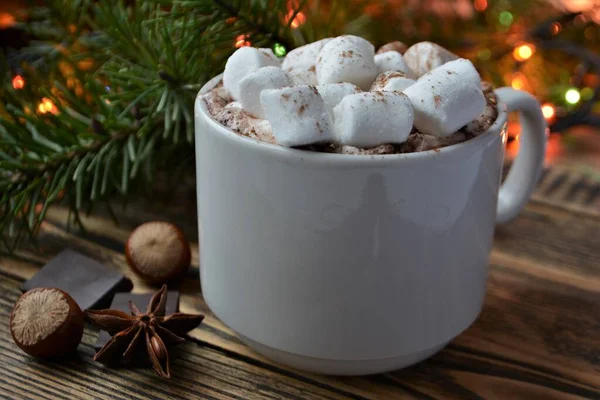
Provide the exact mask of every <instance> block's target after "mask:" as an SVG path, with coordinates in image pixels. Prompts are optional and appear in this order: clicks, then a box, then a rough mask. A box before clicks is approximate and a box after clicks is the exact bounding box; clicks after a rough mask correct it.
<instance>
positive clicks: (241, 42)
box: [235, 35, 252, 49]
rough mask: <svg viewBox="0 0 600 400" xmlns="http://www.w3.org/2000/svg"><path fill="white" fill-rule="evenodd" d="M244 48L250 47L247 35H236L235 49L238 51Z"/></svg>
mask: <svg viewBox="0 0 600 400" xmlns="http://www.w3.org/2000/svg"><path fill="white" fill-rule="evenodd" d="M245 46H252V43H251V42H250V41H249V40H248V35H237V36H236V37H235V47H236V48H237V49H239V48H240V47H245Z"/></svg>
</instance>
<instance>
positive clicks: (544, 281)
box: [0, 204, 600, 399]
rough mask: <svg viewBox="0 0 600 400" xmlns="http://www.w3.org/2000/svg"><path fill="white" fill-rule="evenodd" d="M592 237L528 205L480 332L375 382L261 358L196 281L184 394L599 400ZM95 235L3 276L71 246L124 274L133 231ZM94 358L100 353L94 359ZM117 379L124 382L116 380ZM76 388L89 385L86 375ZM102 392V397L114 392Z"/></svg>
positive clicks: (504, 233) (491, 289) (496, 268)
mask: <svg viewBox="0 0 600 400" xmlns="http://www.w3.org/2000/svg"><path fill="white" fill-rule="evenodd" d="M63 216H64V214H61V213H57V214H55V215H54V216H53V217H52V218H51V222H52V223H55V222H56V223H60V220H61V219H62V217H63ZM88 222H89V221H88ZM597 226H598V221H597V220H596V219H593V218H591V219H589V218H581V217H580V216H578V215H576V214H572V213H568V212H565V211H564V210H557V209H554V208H552V207H547V206H543V205H539V204H537V205H536V204H533V205H530V206H529V207H528V209H527V211H526V212H525V213H524V214H523V215H522V216H521V217H520V218H518V219H517V220H516V221H514V222H512V223H510V224H507V225H505V226H503V227H500V228H499V229H498V231H497V238H496V243H495V248H494V251H493V253H492V258H491V263H492V266H491V270H490V278H489V284H488V296H487V298H486V302H485V306H484V309H483V312H482V314H481V316H480V318H479V319H478V320H477V322H476V323H475V324H474V325H473V326H472V327H471V328H469V329H468V330H467V331H466V332H465V333H463V334H462V335H461V336H459V337H458V338H457V339H456V340H455V341H454V342H453V343H452V344H451V345H450V346H449V347H448V348H447V349H445V350H444V351H442V352H441V353H439V354H438V355H436V356H434V357H433V358H431V359H430V360H427V361H425V362H423V363H421V364H419V365H417V366H415V367H412V368H408V369H405V370H402V371H397V372H394V373H390V374H384V375H378V376H374V377H362V378H332V377H322V376H316V375H311V374H304V373H301V372H298V371H294V370H291V369H288V368H285V367H282V366H279V365H275V364H273V363H271V362H270V361H268V360H266V359H264V358H263V357H261V356H258V355H257V354H255V353H254V352H252V351H251V350H250V349H248V348H247V347H246V346H245V345H243V344H242V343H241V342H240V341H239V340H238V339H237V337H236V336H235V334H234V333H233V332H232V331H231V330H229V329H228V328H227V327H226V326H224V325H223V324H222V323H221V322H220V321H219V320H218V319H217V318H216V317H214V315H212V313H211V312H210V311H209V310H208V308H207V306H206V304H205V303H204V302H203V300H202V298H201V296H199V282H198V280H197V276H196V277H194V276H192V277H191V278H189V279H186V280H185V281H184V282H183V285H182V309H183V310H184V311H194V310H195V311H197V310H200V311H202V312H203V313H205V314H206V315H207V318H206V323H205V324H204V326H203V327H202V328H201V329H197V330H195V331H193V332H192V336H193V337H194V338H195V339H197V340H198V341H199V343H201V344H204V347H201V349H204V350H205V351H210V352H209V353H208V354H210V357H209V356H207V355H206V354H201V355H198V354H197V353H196V349H191V350H188V348H187V347H186V354H189V357H190V358H191V360H188V356H185V357H183V358H182V360H181V362H182V363H183V364H182V365H183V367H184V368H188V369H190V370H192V371H194V372H195V373H196V375H193V376H190V377H189V378H188V379H189V382H187V381H186V382H187V383H183V384H182V385H183V386H184V387H185V385H191V386H194V385H196V380H197V379H199V378H198V376H200V377H202V374H204V373H208V374H209V375H211V374H212V375H211V376H216V375H218V376H219V377H220V379H223V380H224V381H225V382H222V383H223V385H224V387H225V388H229V389H231V390H233V389H232V387H234V386H235V385H236V384H238V382H237V379H239V378H238V375H236V374H235V373H234V372H232V370H231V369H230V368H232V369H234V370H235V369H236V368H239V369H241V370H242V371H245V372H247V371H248V369H250V370H252V369H257V370H258V371H260V374H267V375H268V378H266V380H264V381H262V384H264V385H265V386H266V387H275V386H274V385H275V384H276V382H279V381H284V382H286V383H287V385H288V386H287V387H286V390H298V391H303V390H304V388H307V387H308V388H314V387H316V388H318V389H320V390H324V391H325V392H326V393H328V394H327V396H330V395H331V396H332V397H333V398H344V397H347V398H349V397H351V398H385V399H393V398H406V397H407V396H408V397H411V396H412V397H414V398H427V397H430V398H452V397H455V398H465V397H477V396H479V397H483V398H488V397H493V395H494V394H496V393H513V394H514V393H515V391H518V392H519V393H524V394H527V395H528V397H529V398H532V397H544V398H573V397H579V398H600V381H599V378H598V377H599V376H600V367H599V363H600V355H599V353H598V352H597V351H598V350H597V349H599V348H600V342H599V341H598V340H599V339H598V338H600V335H598V333H599V330H600V328H599V327H600V309H599V308H598V307H597V304H599V303H600V285H598V283H600V271H599V270H598V268H593V266H594V265H596V266H597V265H600V264H599V263H598V261H599V257H600V255H598V253H597V250H596V246H597V243H599V241H598V236H597V235H598V229H597ZM567 227H571V228H569V229H566V228H567ZM88 228H89V226H88ZM92 233H93V235H95V236H93V238H92V239H91V240H92V241H90V240H85V239H82V238H78V237H75V236H73V235H71V234H68V233H66V232H64V230H63V229H62V227H60V226H56V225H53V224H51V223H48V224H44V226H43V229H42V232H41V238H40V239H41V240H40V242H41V243H42V245H43V252H42V253H41V254H40V255H35V254H34V253H31V252H29V251H21V252H19V253H18V254H17V255H16V256H15V257H13V258H7V257H5V258H3V259H0V268H1V269H2V270H4V271H6V272H9V273H10V274H12V275H15V276H19V277H21V278H26V277H28V276H30V275H31V274H32V273H34V272H35V270H36V268H37V265H36V263H39V262H40V261H42V262H43V260H45V259H48V258H50V257H51V256H53V255H54V254H56V253H57V252H58V251H60V250H61V249H62V248H64V247H65V246H67V245H69V246H70V247H73V248H75V249H76V250H78V251H81V252H83V253H87V254H88V255H90V256H92V257H94V258H96V259H99V260H100V261H103V262H104V263H106V264H107V265H113V266H115V267H117V268H119V269H122V270H124V271H126V272H127V271H128V270H127V267H126V265H125V262H124V259H123V256H122V254H120V253H119V252H118V251H115V250H114V249H111V248H108V247H105V245H103V244H101V243H104V244H105V243H106V242H107V240H106V239H111V238H113V240H117V241H118V240H122V238H123V237H126V235H127V229H126V228H125V227H122V228H116V229H115V228H114V226H113V225H112V224H111V223H110V222H108V221H106V220H102V219H96V220H94V230H93V232H92ZM109 235H112V236H109ZM540 236H542V237H540ZM114 238H116V239H114ZM15 282H16V281H15ZM135 286H136V287H135V290H136V291H147V290H150V288H149V287H147V286H146V285H144V284H143V283H142V282H139V281H137V280H135ZM13 290H14V289H13ZM15 298H16V297H15ZM90 337H92V338H93V336H90ZM91 343H93V342H91V341H90V342H89V344H91ZM0 351H1V350H0ZM90 351H91V350H90ZM211 352H212V353H211ZM213 353H214V354H213ZM215 354H217V355H218V356H216V355H215ZM92 355H93V351H91V352H90V354H89V357H91V356H92ZM219 357H221V358H219ZM207 359H208V360H207ZM232 364H233V365H235V366H234V367H232V366H231V365H232ZM178 365H179V364H178ZM205 369H206V370H205ZM104 370H105V369H101V371H104ZM207 371H210V372H207ZM223 371H225V373H224V372H223ZM253 371H256V370H253ZM127 373H128V372H127ZM119 374H121V371H119V373H118V374H116V377H117V378H118V376H119ZM269 374H272V375H269ZM223 375H225V376H226V378H223ZM150 376H151V375H150ZM81 379H86V376H85V374H83V376H81ZM111 379H116V378H115V377H113V376H111ZM244 379H248V378H244ZM219 383H221V382H220V381H219ZM115 385H117V384H115ZM227 385H231V386H227ZM217 386H218V388H220V387H221V386H219V385H217ZM242 386H243V385H242ZM290 387H291V388H292V389H290ZM209 388H213V386H209ZM294 388H295V389H294ZM175 389H177V387H176V388H175ZM261 389H263V388H262V387H261ZM98 390H100V392H101V393H104V392H102V391H106V390H108V389H106V388H98ZM212 390H215V388H213V389H212ZM236 390H237V389H236ZM239 390H248V389H247V388H245V389H244V387H242V388H241V389H239ZM330 392H331V393H333V394H329V393H330ZM244 393H247V392H244ZM252 393H258V392H255V391H252ZM302 393H303V392H302ZM213 394H214V393H213ZM217 394H219V393H218V392H217ZM225 395H231V393H230V392H227V393H226V394H225ZM335 396H338V397H335ZM284 397H285V396H284ZM217 398H218V397H217ZM263 398H268V397H263ZM301 398H304V394H302V397H301Z"/></svg>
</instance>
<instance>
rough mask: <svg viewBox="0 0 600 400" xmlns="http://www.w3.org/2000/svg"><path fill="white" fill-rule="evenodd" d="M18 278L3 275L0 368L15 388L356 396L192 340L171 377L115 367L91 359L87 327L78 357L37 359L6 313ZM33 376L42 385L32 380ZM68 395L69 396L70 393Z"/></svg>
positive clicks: (132, 395)
mask: <svg viewBox="0 0 600 400" xmlns="http://www.w3.org/2000/svg"><path fill="white" fill-rule="evenodd" d="M18 284H19V282H18V281H16V280H14V279H12V278H10V277H6V276H3V275H0V290H1V293H0V357H1V358H2V359H3V360H4V364H5V366H10V367H11V368H10V370H11V371H12V374H8V373H7V372H2V373H0V376H2V378H3V379H4V380H7V381H8V382H11V383H13V384H14V385H15V386H16V387H19V388H24V389H23V390H25V389H28V390H31V391H32V393H45V392H47V390H46V389H45V387H46V386H51V387H53V388H54V389H53V390H56V393H54V394H52V393H48V394H49V395H51V396H50V397H53V396H54V395H56V396H58V397H57V398H60V394H61V393H68V394H69V395H72V396H75V397H77V398H98V397H102V398H129V399H146V398H171V396H177V398H198V397H200V398H214V399H250V398H260V399H277V398H289V399H343V398H349V397H353V396H352V394H350V393H349V394H346V393H343V392H341V391H338V390H330V389H328V388H327V387H324V386H323V385H310V384H307V382H304V381H301V380H297V379H294V378H293V377H289V376H285V375H282V374H279V373H277V372H274V371H270V370H267V369H265V368H262V367H260V366H255V365H252V364H248V363H246V362H244V361H243V360H237V359H233V358H230V357H228V356H227V355H225V354H223V353H222V352H219V351H217V350H215V349H212V348H210V347H206V346H201V345H198V344H197V343H194V342H186V343H184V344H182V345H181V346H180V347H179V348H178V349H177V351H176V352H175V353H174V355H175V357H174V360H173V361H172V373H173V375H174V377H173V378H172V379H171V380H164V379H159V378H157V377H155V376H154V374H153V373H152V372H151V371H149V370H126V369H121V370H115V369H109V368H104V367H103V366H101V365H99V364H97V363H95V362H93V361H92V357H93V355H94V348H93V345H94V343H95V339H96V336H97V335H96V331H95V330H93V329H86V334H85V335H84V338H83V341H82V344H81V345H80V347H79V359H72V360H67V361H66V362H60V363H59V362H56V363H51V362H47V361H38V360H33V359H31V358H30V357H28V356H27V355H25V354H23V353H22V352H21V351H20V350H19V349H18V348H17V347H16V346H15V345H14V344H13V343H12V340H11V339H10V332H9V331H8V318H9V315H10V310H11V308H12V305H13V303H14V301H16V299H17V298H18V296H19V294H20V293H19V291H18V290H17V287H18ZM32 379H35V381H36V382H37V383H39V386H37V385H30V384H29V381H30V380H32ZM66 398H70V397H66Z"/></svg>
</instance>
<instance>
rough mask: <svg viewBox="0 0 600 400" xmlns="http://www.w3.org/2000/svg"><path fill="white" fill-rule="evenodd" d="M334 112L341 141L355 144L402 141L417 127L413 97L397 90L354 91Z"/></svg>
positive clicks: (364, 144) (370, 145)
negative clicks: (414, 122) (414, 126)
mask: <svg viewBox="0 0 600 400" xmlns="http://www.w3.org/2000/svg"><path fill="white" fill-rule="evenodd" d="M333 112H334V114H335V121H336V122H335V136H336V139H337V141H338V142H340V143H341V144H345V145H350V146H355V147H362V148H367V147H375V146H379V145H381V144H385V143H402V142H404V141H406V138H407V137H408V135H409V134H410V131H411V130H412V126H413V109H412V106H411V104H410V100H409V99H408V97H406V95H404V94H402V93H397V92H364V93H357V94H351V95H349V96H346V97H344V98H343V100H342V101H341V102H340V104H338V105H337V106H336V107H335V108H334V109H333Z"/></svg>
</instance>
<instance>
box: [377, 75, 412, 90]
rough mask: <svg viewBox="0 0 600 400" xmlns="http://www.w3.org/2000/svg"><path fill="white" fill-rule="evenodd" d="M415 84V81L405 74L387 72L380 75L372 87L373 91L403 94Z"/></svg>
mask: <svg viewBox="0 0 600 400" xmlns="http://www.w3.org/2000/svg"><path fill="white" fill-rule="evenodd" d="M414 83H415V81H413V80H412V79H410V78H408V77H407V76H406V74H405V73H404V72H400V71H387V72H383V73H381V74H379V75H378V76H377V78H375V81H374V82H373V85H371V91H374V90H383V91H386V92H394V91H395V92H402V91H404V89H406V88H407V87H409V86H410V85H412V84H414Z"/></svg>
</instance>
